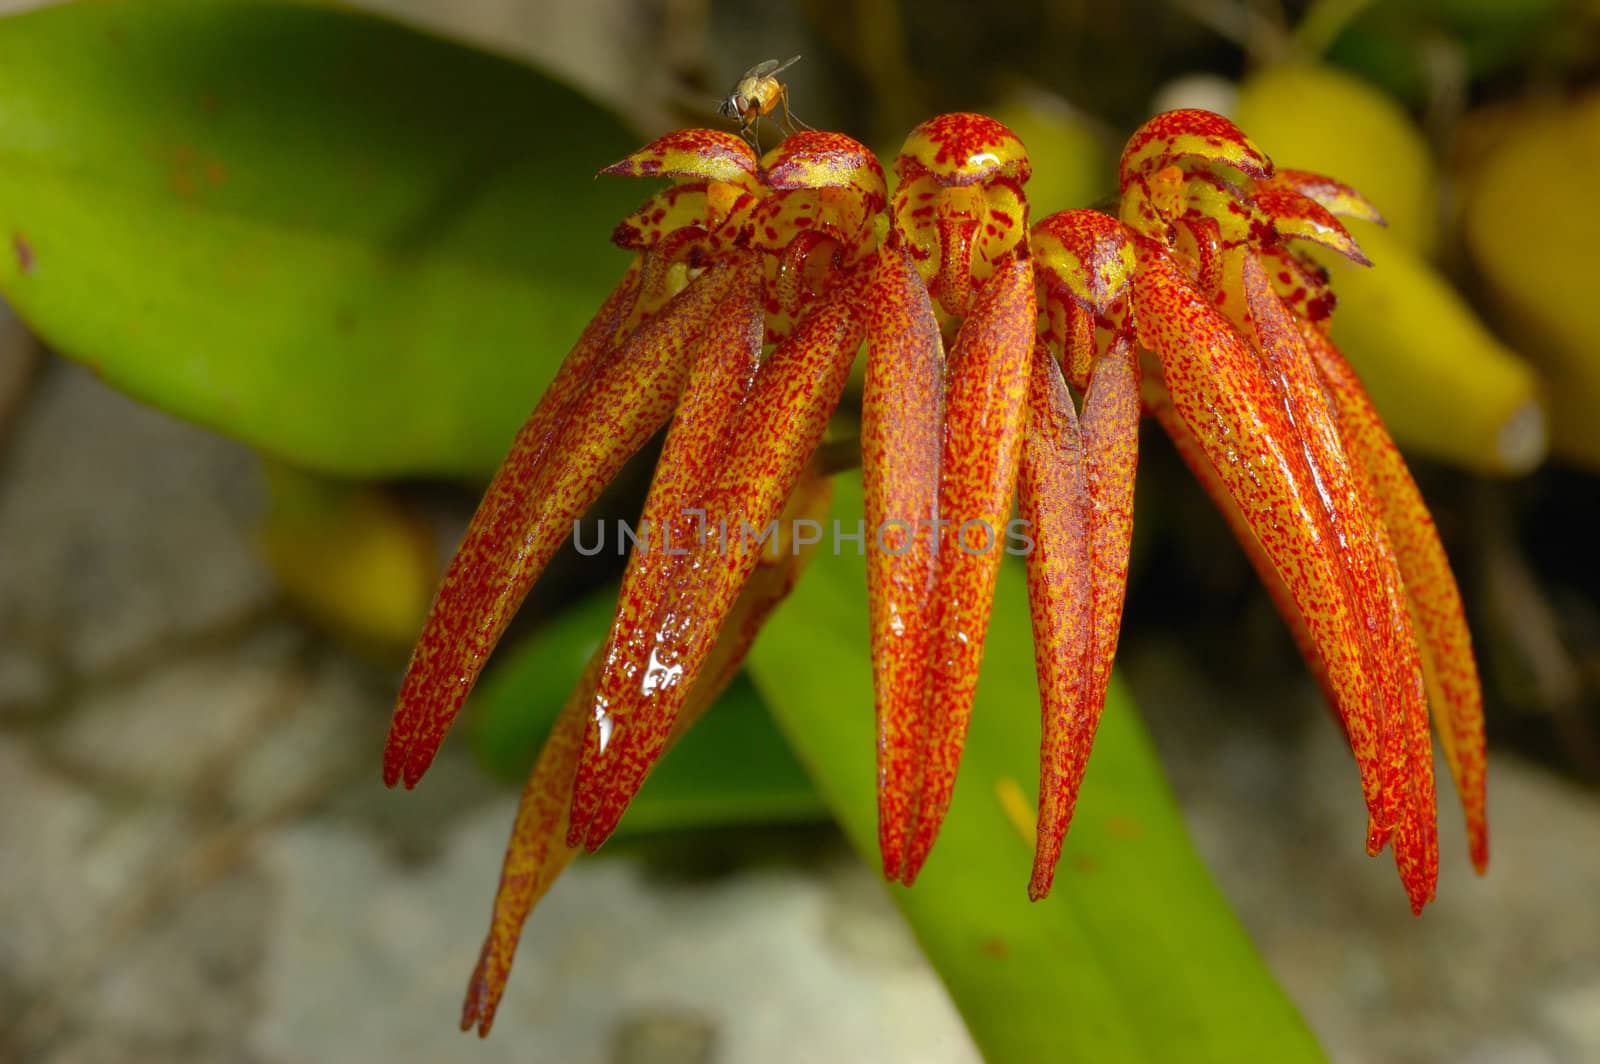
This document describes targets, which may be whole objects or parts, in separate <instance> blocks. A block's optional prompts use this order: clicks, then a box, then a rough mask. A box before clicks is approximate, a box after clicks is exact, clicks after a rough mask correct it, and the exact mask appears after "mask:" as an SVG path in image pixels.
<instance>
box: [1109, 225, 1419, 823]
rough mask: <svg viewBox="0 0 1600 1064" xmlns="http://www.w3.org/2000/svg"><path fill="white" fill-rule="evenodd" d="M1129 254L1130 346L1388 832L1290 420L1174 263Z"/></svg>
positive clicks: (1336, 575)
mask: <svg viewBox="0 0 1600 1064" xmlns="http://www.w3.org/2000/svg"><path fill="white" fill-rule="evenodd" d="M1136 246H1137V251H1138V254H1139V272H1138V274H1137V275H1136V276H1135V280H1134V286H1133V287H1134V296H1133V300H1134V315H1135V321H1136V323H1137V329H1138V337H1139V343H1140V344H1141V345H1142V346H1144V347H1145V348H1146V349H1148V350H1150V351H1152V352H1154V353H1155V354H1156V355H1157V357H1158V358H1159V359H1160V362H1161V367H1162V375H1163V379H1164V380H1165V382H1166V386H1167V389H1168V392H1169V393H1170V394H1171V397H1172V406H1173V409H1174V410H1175V411H1176V412H1177V414H1178V416H1179V417H1180V418H1182V420H1183V421H1184V423H1185V424H1186V425H1188V427H1189V429H1190V430H1191V431H1192V432H1193V433H1194V435H1195V437H1196V438H1197V439H1198V440H1199V442H1200V444H1201V446H1202V448H1203V449H1204V451H1205V453H1206V456H1207V458H1208V459H1209V460H1210V462H1211V465H1212V466H1213V467H1214V469H1215V470H1216V472H1217V475H1218V476H1219V477H1220V478H1221V480H1222V482H1223V483H1224V484H1225V485H1226V486H1227V488H1228V491H1229V494H1230V495H1231V496H1232V497H1233V499H1234V500H1235V502H1236V503H1237V505H1238V506H1239V509H1240V511H1241V512H1242V514H1243V515H1244V517H1245V519H1246V521H1247V522H1248V524H1249V526H1250V528H1251V530H1252V532H1253V533H1254V535H1255V537H1256V538H1257V539H1258V540H1259V541H1260V544H1261V547H1262V549H1263V550H1264V551H1265V553H1266V556H1267V557H1268V558H1270V559H1271V560H1272V563H1273V567H1274V568H1275V569H1276V570H1277V572H1278V573H1279V575H1280V576H1281V577H1282V579H1283V581H1284V583H1285V585H1286V586H1287V587H1288V589H1289V592H1290V594H1291V595H1292V596H1293V598H1294V601H1295V605H1296V609H1297V612H1298V613H1299V615H1300V616H1301V617H1302V618H1303V619H1304V621H1305V624H1306V628H1307V631H1308V632H1309V634H1310V636H1311V639H1312V642H1313V644H1314V645H1315V646H1316V648H1317V650H1318V656H1319V657H1320V658H1321V660H1322V661H1323V662H1324V663H1325V667H1326V671H1327V675H1328V680H1329V684H1330V686H1331V687H1332V689H1333V690H1334V691H1335V692H1336V694H1337V695H1338V699H1337V707H1338V710H1339V715H1340V719H1341V720H1342V721H1343V722H1344V726H1345V731H1346V733H1347V735H1348V737H1349V739H1350V745H1351V748H1352V750H1353V751H1354V753H1355V757H1356V763H1357V765H1358V766H1359V768H1360V770H1361V778H1362V786H1363V790H1364V793H1365V794H1366V798H1367V809H1368V813H1369V815H1370V816H1371V817H1372V818H1373V819H1374V821H1375V822H1376V823H1377V825H1378V826H1379V827H1380V828H1390V827H1393V826H1394V825H1395V824H1397V823H1398V822H1399V820H1400V813H1401V802H1402V790H1403V788H1402V782H1403V775H1402V768H1403V766H1398V765H1395V764H1393V763H1392V762H1385V761H1383V760H1382V758H1381V757H1380V743H1379V733H1380V729H1381V727H1382V723H1383V720H1384V706H1383V698H1382V695H1381V693H1380V690H1379V686H1378V681H1377V678H1376V677H1373V676H1371V675H1369V672H1368V669H1367V667H1366V661H1365V656H1364V655H1363V654H1362V653H1361V648H1362V646H1363V637H1362V633H1361V630H1360V625H1361V622H1362V621H1363V620H1364V618H1362V617H1359V616H1357V615H1356V613H1355V612H1354V611H1353V610H1352V608H1351V606H1350V603H1349V602H1348V601H1347V600H1346V596H1345V595H1344V593H1343V581H1342V577H1341V574H1340V564H1341V561H1340V558H1339V555H1338V552H1337V549H1336V545H1335V544H1334V543H1332V542H1329V541H1328V539H1327V537H1326V535H1325V534H1324V532H1323V529H1324V528H1325V527H1326V521H1325V519H1324V518H1323V515H1324V514H1325V509H1324V504H1323V502H1322V500H1321V499H1320V498H1319V497H1318V496H1317V494H1316V488H1315V485H1314V484H1312V483H1311V479H1310V476H1309V474H1308V473H1307V471H1306V469H1305V464H1304V459H1303V457H1302V455H1301V453H1300V449H1299V447H1298V442H1297V438H1296V436H1295V433H1294V429H1293V426H1292V424H1291V423H1290V421H1289V417H1288V414H1287V412H1286V411H1285V410H1284V408H1283V407H1282V406H1281V405H1280V404H1279V401H1278V396H1277V394H1276V392H1275V389H1274V388H1273V386H1272V384H1271V383H1270V381H1269V380H1268V379H1267V378H1266V375H1265V371H1264V370H1263V368H1262V366H1261V364H1260V362H1259V360H1258V359H1257V357H1256V354H1255V352H1254V351H1252V350H1251V348H1250V346H1249V345H1248V344H1247V343H1246V342H1245V341H1244V339H1243V338H1242V337H1240V336H1239V334H1238V333H1237V332H1236V331H1235V330H1234V328H1233V326H1232V325H1231V323H1229V322H1228V321H1227V320H1226V319H1225V318H1223V317H1222V316H1221V315H1220V314H1219V313H1218V312H1217V311H1216V310H1215V309H1214V308H1213V307H1212V305H1211V301H1210V300H1208V299H1206V298H1205V297H1204V296H1202V295H1201V294H1200V292H1199V291H1197V290H1196V289H1195V287H1194V286H1193V284H1192V283H1191V282H1190V281H1189V280H1188V279H1187V278H1186V277H1184V276H1183V274H1182V273H1181V272H1179V270H1178V269H1177V266H1176V264H1175V263H1174V261H1173V259H1172V257H1171V256H1170V255H1168V254H1167V252H1166V251H1164V250H1163V249H1161V248H1160V247H1159V246H1157V245H1155V244H1154V243H1153V242H1151V241H1148V240H1146V239H1144V238H1139V240H1138V242H1137V245H1136Z"/></svg>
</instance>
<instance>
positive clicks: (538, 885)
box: [461, 651, 600, 1038]
mask: <svg viewBox="0 0 1600 1064" xmlns="http://www.w3.org/2000/svg"><path fill="white" fill-rule="evenodd" d="M599 674H600V654H599V652H598V651H597V652H596V653H595V656H594V657H593V658H592V659H591V660H590V662H589V664H588V666H587V667H586V668H585V669H584V673H583V677H582V678H581V679H580V680H579V681H578V686H577V687H576V688H575V689H574V690H573V692H572V694H571V695H569V696H568V697H567V701H566V704H565V705H564V706H563V707H562V709H561V715H560V716H559V717H557V718H556V723H555V727H553V728H551V729H550V734H549V736H548V737H547V738H546V739H545V741H544V746H543V747H542V748H541V749H540V751H539V758H538V760H537V761H535V762H534V765H533V772H532V774H531V775H529V777H528V784H527V786H526V787H524V788H523V791H522V801H521V803H519V804H518V806H517V819H516V823H515V824H514V825H513V826H512V828H511V842H510V843H509V845H507V847H506V856H505V861H504V863H503V864H502V865H501V868H500V886H499V888H498V889H497V890H496V891H495V896H494V909H493V912H492V914H491V916H490V918H489V933H488V935H487V936H486V937H485V938H484V941H483V948H482V950H480V951H479V953H478V964H477V967H475V968H474V969H473V971H472V978H471V979H470V980H469V981H468V983H467V997H466V1000H465V1002H463V1004H462V1006H461V1029H462V1030H463V1031H467V1030H471V1029H472V1027H473V1026H476V1027H477V1028H478V1037H480V1038H483V1037H486V1036H487V1035H488V1034H489V1029H490V1028H491V1027H492V1026H493V1025H494V1014H495V1011H496V1010H497V1009H498V1008H499V1007H500V997H501V995H502V994H504V993H505V988H506V979H507V978H508V977H509V976H510V974H511V962H512V961H513V960H515V959H516V954H517V942H518V941H519V940H520V939H521V937H522V925H523V924H524V923H526V922H527V919H528V913H529V912H530V911H532V909H533V907H534V905H535V904H537V903H538V901H539V899H540V898H542V897H544V895H545V892H546V891H548V890H549V889H550V885H551V884H552V883H554V882H555V881H556V878H557V877H558V876H560V875H561V873H562V872H564V871H565V870H566V867H567V865H569V864H571V863H572V859H573V858H574V857H576V856H577V855H578V848H577V847H576V846H568V845H566V834H567V814H568V810H569V808H570V805H571V798H572V779H573V776H574V774H575V773H576V772H577V771H578V753H579V751H580V750H581V749H582V746H583V725H584V720H585V719H586V718H587V716H588V713H589V704H590V702H591V701H592V700H593V698H594V684H595V680H596V678H598V676H599Z"/></svg>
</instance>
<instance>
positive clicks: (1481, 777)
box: [1302, 328, 1489, 872]
mask: <svg viewBox="0 0 1600 1064" xmlns="http://www.w3.org/2000/svg"><path fill="white" fill-rule="evenodd" d="M1302 332H1303V333H1304V334H1305V338H1306V344H1307V346H1308V347H1309V349H1310V351H1311V354H1312V357H1313V358H1314V359H1315V361H1316V365H1317V370H1318V372H1319V374H1320V375H1321V378H1322V382H1323V384H1324V385H1325V386H1326V387H1327V389H1328V392H1329V394H1330V395H1331V396H1332V397H1333V402H1334V406H1335V408H1336V409H1337V410H1338V413H1339V422H1340V426H1341V430H1342V433H1343V436H1344V439H1345V441H1346V445H1347V446H1348V447H1349V449H1350V451H1351V453H1352V454H1353V455H1354V456H1355V457H1356V458H1357V460H1359V461H1360V462H1361V464H1362V465H1363V466H1364V467H1365V468H1366V470H1367V473H1368V475H1369V476H1370V477H1371V478H1372V487H1373V492H1374V494H1375V495H1376V497H1377V500H1378V504H1379V506H1380V508H1381V509H1382V511H1383V515H1384V521H1385V523H1386V524H1387V526H1388V528H1389V534H1390V537H1391V540H1392V542H1393V544H1394V552H1395V556H1396V558H1397V560H1398V562H1399V565H1400V573H1401V576H1402V577H1403V578H1404V580H1405V587H1406V591H1407V593H1408V594H1409V596H1410V601H1411V604H1412V608H1413V610H1414V612H1415V614H1416V617H1417V624H1418V627H1419V628H1420V629H1421V633H1422V639H1423V643H1422V647H1423V655H1424V661H1423V664H1424V669H1425V672H1426V674H1427V679H1428V688H1429V697H1430V699H1431V701H1432V707H1433V711H1434V713H1435V714H1437V715H1439V716H1440V717H1441V718H1442V719H1441V720H1440V721H1439V740H1440V744H1441V745H1442V746H1443V747H1444V752H1445V761H1446V763H1447V764H1448V765H1449V766H1450V773H1451V775H1452V776H1453V777H1454V779H1455V783H1456V790H1457V791H1458V792H1459V793H1460V796H1461V806H1462V809H1463V811H1464V812H1465V814H1466V823H1467V840H1468V844H1469V848H1470V852H1471V855H1472V863H1473V866H1474V867H1476V868H1477V870H1478V871H1479V872H1483V871H1486V870H1487V868H1488V865H1489V829H1488V819H1487V814H1486V811H1485V810H1486V801H1485V792H1486V787H1485V765H1486V758H1485V753H1484V734H1483V693H1482V689H1481V687H1480V686H1479V682H1478V667H1477V663H1476V660H1475V659H1474V657H1473V653H1472V636H1471V633H1470V632H1468V630H1467V618H1466V611H1465V609H1464V608H1463V606H1462V603H1461V592H1460V591H1459V590H1458V589H1457V587H1456V579H1455V575H1454V574H1453V573H1452V572H1451V570H1450V560H1449V558H1447V557H1446V556H1445V552H1444V546H1443V544H1441V543H1440V542H1439V532H1438V529H1437V528H1435V527H1434V523H1433V517H1432V516H1431V515H1430V514H1429V513H1428V507H1427V504H1426V503H1424V502H1423V501H1422V494H1421V492H1419V491H1418V490H1417V484H1416V481H1414V480H1413V479H1412V478H1411V472H1410V470H1408V469H1407V468H1406V463H1405V459H1404V458H1402V457H1401V455H1400V451H1399V449H1398V448H1396V447H1395V445H1394V441H1393V440H1392V439H1390V437H1389V433H1388V430H1386V429H1385V428H1384V427H1383V421H1382V419H1381V418H1380V417H1379V416H1378V411H1377V409H1376V408H1375V407H1374V406H1373V405H1372V399H1371V398H1370V397H1369V396H1368V395H1367V392H1366V389H1365V388H1363V387H1362V386H1361V381H1360V380H1359V379H1358V378H1357V377H1356V374H1355V371H1354V370H1353V369H1351V368H1350V364H1349V363H1348V362H1347V361H1345V358H1344V356H1343V355H1342V354H1340V353H1339V350H1338V349H1337V348H1336V347H1334V345H1333V343H1332V342H1331V341H1330V340H1329V339H1328V338H1327V337H1326V336H1324V335H1322V333H1320V332H1318V331H1316V330H1314V329H1308V328H1302Z"/></svg>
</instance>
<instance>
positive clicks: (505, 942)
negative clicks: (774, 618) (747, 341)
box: [461, 472, 832, 1037]
mask: <svg viewBox="0 0 1600 1064" xmlns="http://www.w3.org/2000/svg"><path fill="white" fill-rule="evenodd" d="M831 496H832V491H831V488H830V485H829V483H828V481H827V479H826V478H824V477H821V476H819V475H817V474H815V473H813V472H807V473H805V474H804V475H802V476H801V477H800V479H799V481H798V482H797V483H796V484H795V485H794V492H793V494H792V495H791V496H790V497H789V499H788V502H787V505H786V506H785V508H784V511H783V519H784V522H785V523H786V526H793V525H794V523H796V522H806V521H809V522H813V523H820V522H821V521H822V519H823V518H824V517H826V516H827V513H828V508H829V503H830V499H831ZM814 549H815V548H814V544H812V545H808V544H800V543H796V542H793V541H791V540H790V539H788V538H787V537H783V538H782V539H781V541H775V542H774V543H773V544H772V546H771V549H770V550H768V551H766V552H765V553H763V554H762V555H761V556H760V558H759V559H758V562H757V564H756V565H755V566H754V568H753V571H752V573H751V575H750V578H749V580H748V581H747V582H746V583H745V585H744V588H743V590H742V591H741V592H740V593H739V596H738V598H737V600H736V601H735V602H734V603H733V605H732V608H731V609H729V610H728V611H727V615H726V617H725V619H724V622H723V627H722V630H721V631H720V632H719V633H718V634H717V636H716V640H715V642H714V644H713V646H712V647H711V649H710V652H709V653H708V654H707V655H706V660H705V668H704V670H703V672H702V673H701V675H700V678H699V679H698V680H696V681H695V682H694V684H693V685H692V686H691V687H690V689H689V690H688V692H687V695H686V697H685V698H684V700H683V706H682V709H681V711H680V712H679V714H678V718H677V722H676V724H675V726H674V728H673V730H672V734H671V735H670V736H669V737H668V740H667V742H668V745H669V746H670V745H671V744H672V743H674V742H676V741H677V740H678V738H679V737H680V736H682V735H683V733H684V732H686V731H687V730H688V729H689V727H690V726H692V725H693V724H694V723H695V722H696V721H698V720H699V719H700V717H701V716H703V715H704V714H705V712H706V710H707V709H709V708H710V707H711V704H712V703H713V702H715V701H716V699H717V696H718V695H720V694H721V693H722V692H723V690H724V689H726V687H727V686H728V684H729V682H730V681H732V679H733V677H734V675H735V674H736V673H737V672H738V671H739V666H740V665H741V664H742V663H743V661H744V657H745V654H746V652H747V651H748V650H749V649H750V644H751V642H752V641H753V640H754V639H755V635H756V633H757V632H758V631H759V630H760V628H761V625H762V624H763V623H764V622H765V621H766V619H767V616H768V615H769V614H770V613H771V612H772V610H773V609H774V608H775V607H776V606H777V605H778V603H780V602H781V601H783V599H784V597H785V596H787V595H788V593H789V591H790V589H791V588H793V587H794V582H795V580H796V579H798V578H799V575H800V572H801V571H802V570H803V569H804V568H805V565H806V563H807V562H809V561H810V559H811V557H812V555H813V553H814ZM603 655H604V648H603V647H602V648H601V649H599V650H597V651H596V652H595V656H594V657H593V658H592V659H591V660H590V662H589V665H588V667H587V668H586V669H585V670H584V673H583V676H582V678H581V679H580V680H579V681H578V685H577V687H576V688H575V689H574V690H573V692H572V694H571V696H570V697H569V698H568V699H567V702H566V704H565V705H564V706H563V708H562V710H561V714H560V716H559V717H558V718H557V719H556V724H555V726H554V728H552V729H551V732H550V735H549V737H548V738H546V740H545V745H544V747H543V748H542V749H541V750H540V753H539V758H538V761H537V762H536V763H535V764H534V767H533V772H532V774H531V775H530V776H529V779H528V785H527V787H526V788H524V790H523V793H522V801H521V803H520V804H519V805H518V807H517V819H516V824H515V826H514V827H513V828H512V832H511V842H510V845H509V846H508V847H507V849H506V856H505V862H504V865H503V866H502V868H501V872H500V886H499V888H498V889H497V891H496V892H495V899H494V910H493V915H492V916H491V918H490V923H489V933H488V936H487V937H486V938H485V939H484V943H483V949H482V950H481V952H480V953H479V956H478V964H477V966H476V967H475V968H474V969H473V972H472V978H471V980H470V981H469V982H468V984H467V995H466V1000H465V1002H464V1003H463V1005H462V1008H461V1029H462V1030H463V1031H465V1030H469V1029H471V1028H472V1027H474V1026H476V1027H477V1029H478V1034H479V1036H480V1037H483V1036H486V1035H488V1033H489V1029H490V1027H491V1026H493V1024H494V1016H495V1012H496V1010H497V1009H498V1008H499V1006H500V999H501V996H502V995H503V994H504V993H505V987H506V980H507V978H508V977H509V976H510V974H511V963H512V960H513V959H514V958H515V956H516V952H517V942H518V941H519V940H520V938H521V936H522V928H523V925H524V924H525V923H526V922H527V919H528V913H529V912H530V911H532V909H533V906H534V905H535V904H537V902H538V901H539V899H540V898H542V897H543V896H544V895H545V893H546V892H547V891H548V890H549V889H550V886H551V884H553V883H554V882H555V880H556V878H557V877H558V876H559V875H560V874H561V873H562V872H563V871H564V870H565V869H566V867H567V865H568V864H570V863H571V862H572V859H573V858H574V857H576V856H577V855H578V853H579V849H580V848H579V847H576V846H568V845H566V839H565V837H566V834H567V824H568V819H569V810H570V807H571V806H570V798H571V793H572V783H573V779H574V777H575V775H576V773H577V768H578V757H579V754H580V751H581V748H582V744H583V731H584V725H585V722H586V721H587V719H588V716H589V707H590V706H591V705H592V703H593V700H594V690H595V683H596V681H597V680H598V678H599V672H600V666H601V663H602V658H603Z"/></svg>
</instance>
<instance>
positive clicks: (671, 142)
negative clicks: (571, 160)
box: [600, 129, 760, 189]
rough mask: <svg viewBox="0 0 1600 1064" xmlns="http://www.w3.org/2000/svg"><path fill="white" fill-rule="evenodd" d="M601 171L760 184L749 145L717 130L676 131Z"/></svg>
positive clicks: (748, 185) (754, 157) (621, 174)
mask: <svg viewBox="0 0 1600 1064" xmlns="http://www.w3.org/2000/svg"><path fill="white" fill-rule="evenodd" d="M600 172H601V173H602V174H616V175H618V176H621V177H690V178H693V177H704V178H709V179H711V180H712V181H726V182H729V183H730V184H735V185H744V186H745V187H747V188H751V189H754V188H756V187H758V186H759V184H760V181H759V179H758V177H757V172H756V156H755V152H753V151H751V150H750V145H748V144H746V143H745V142H744V141H743V140H742V139H740V138H739V137H737V136H735V135H734V134H732V133H725V132H723V131H721V130H716V129H679V130H675V131H674V132H671V133H668V134H667V135H666V136H664V137H659V138H657V139H656V140H653V141H651V142H650V143H649V144H646V145H645V146H644V147H642V148H640V149H639V150H638V151H636V152H634V153H633V154H632V155H630V156H628V157H627V158H626V159H623V160H622V161H621V162H616V163H612V164H611V165H610V166H608V167H606V168H605V169H604V170H601V171H600Z"/></svg>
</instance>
